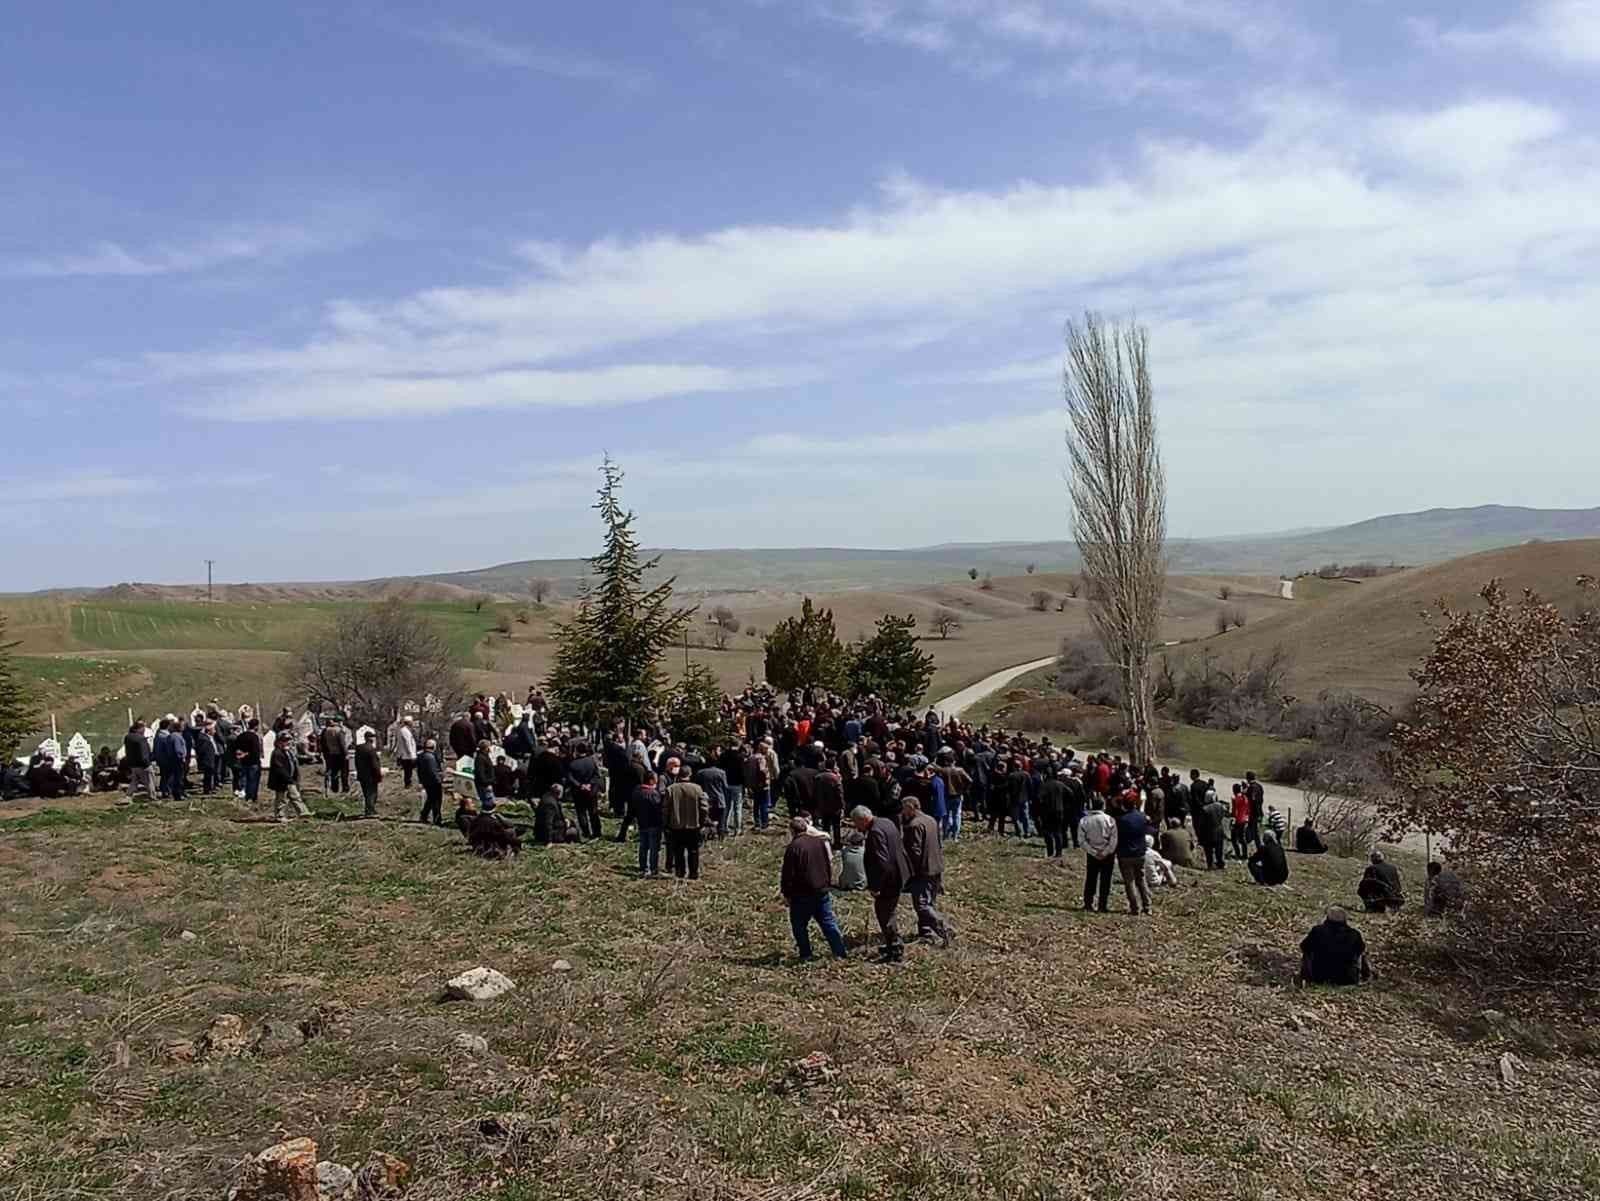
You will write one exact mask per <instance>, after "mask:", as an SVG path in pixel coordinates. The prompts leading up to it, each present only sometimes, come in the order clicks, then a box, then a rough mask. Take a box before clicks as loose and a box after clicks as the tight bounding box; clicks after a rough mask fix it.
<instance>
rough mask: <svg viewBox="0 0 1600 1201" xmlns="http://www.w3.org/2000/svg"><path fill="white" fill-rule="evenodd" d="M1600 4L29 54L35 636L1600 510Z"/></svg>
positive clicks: (457, 8)
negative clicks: (163, 586) (1127, 415)
mask: <svg viewBox="0 0 1600 1201" xmlns="http://www.w3.org/2000/svg"><path fill="white" fill-rule="evenodd" d="M1597 74H1600V0H1528V2H1527V3H1522V4H1517V3H1507V2H1499V3H1486V2H1482V0H1448V2H1444V0H1440V2H1437V3H1424V2H1414V0H1395V2H1385V3H1378V2H1376V0H1348V2H1346V3H1342V4H1327V3H1323V2H1314V0H1271V2H1264V3H1254V2H1252V0H1074V2H1068V0H700V2H699V3H683V4H678V3H661V2H660V0H592V2H590V3H586V4H540V5H530V4H526V3H513V2H511V0H497V2H490V0H457V2H455V3H452V4H449V5H444V4H419V3H407V2H405V0H393V2H391V0H385V2H384V3H381V4H380V3H377V2H376V0H370V2H352V3H337V2H332V3H330V2H321V3H316V4H305V3H297V2H295V0H277V2H275V3H273V4H262V5H238V4H224V5H218V4H213V3H191V2H188V0H163V2H162V3H160V4H150V5H142V4H141V5H129V4H126V3H92V2H88V0H65V2H56V3H48V4H47V3H42V2H35V0H17V2H16V3H12V4H9V5H6V6H5V7H4V9H3V11H0V113H3V114H5V116H4V118H3V120H0V412H3V414H4V416H5V418H6V422H5V428H6V431H7V434H8V437H7V439H6V441H7V443H8V445H7V448H6V457H7V460H8V461H7V465H6V469H5V471H4V473H3V474H0V481H3V483H0V547H3V548H4V555H3V562H4V572H3V575H0V590H5V591H13V590H21V589H33V588H43V587H48V586H67V585H89V584H107V583H113V582H117V581H121V580H149V581H165V582H181V581H194V580H203V579H204V574H205V564H204V561H205V560H206V559H214V560H215V561H216V578H217V579H218V580H219V581H253V580H271V579H290V580H311V579H357V578H367V577H372V576H380V575H389V574H411V573H422V572H432V571H444V570H452V569H464V568H471V567H477V566H484V565H487V564H490V563H497V562H504V561H508V560H515V559H522V558H535V557H560V556H570V555H580V554H587V553H592V552H593V550H594V549H595V547H596V545H597V543H598V537H599V527H598V522H597V519H596V517H595V515H594V514H593V513H592V512H591V511H590V509H589V506H590V504H591V503H592V501H593V489H594V487H595V485H596V484H597V482H598V474H597V472H596V467H597V466H598V464H599V462H600V460H601V457H602V455H604V454H610V455H611V456H612V457H613V458H615V459H616V460H617V461H618V462H619V463H620V464H621V465H622V467H623V469H624V470H625V471H626V473H627V478H626V482H625V484H624V489H625V499H626V501H627V502H628V503H629V504H630V505H631V506H632V507H633V508H634V509H635V510H636V511H637V512H638V514H639V529H640V533H641V535H642V537H643V539H644V541H645V542H646V544H648V545H655V546H676V547H719V546H816V545H832V546H839V545H843V546H882V547H892V546H917V545H928V544H933V543H941V542H954V541H984V540H1015V539H1054V538H1068V537H1070V519H1069V514H1068V512H1067V505H1066V499H1065V486H1064V479H1063V468H1064V451H1063V442H1062V439H1063V431H1064V416H1063V409H1062V400H1061V382H1060V371H1061V354H1062V345H1063V331H1064V328H1065V325H1066V322H1067V321H1068V320H1070V319H1073V318H1074V317H1081V315H1082V314H1083V313H1084V312H1086V311H1089V310H1094V311H1097V312H1101V313H1104V314H1106V315H1107V316H1108V317H1114V318H1128V319H1136V320H1138V321H1140V322H1142V323H1143V324H1144V325H1145V326H1146V327H1147V328H1148V330H1149V334H1150V342H1151V364H1152V375H1153V380H1154V387H1155V396H1156V404H1157V409H1158V415H1159V420H1160V425H1161V431H1162V441H1163V447H1164V453H1165V459H1166V464H1167V470H1168V478H1169V514H1168V525H1169V530H1170V531H1171V532H1172V533H1173V534H1175V535H1182V536H1206V535H1223V534H1240V533H1253V532H1264V531H1270V530H1278V529H1286V528H1298V527H1306V526H1323V525H1333V524H1339V523H1342V522H1345V521H1354V520H1360V519H1363V518H1366V517H1371V516H1374V515H1377V514H1381V513H1387V512H1403V511H1411V510H1416V509H1423V508H1430V507H1435V506H1456V505H1473V504H1482V503H1504V504H1526V505H1535V506H1548V507H1589V506H1594V505H1600V487H1597V485H1596V483H1595V479H1596V471H1595V467H1594V465H1593V462H1592V457H1593V456H1592V452H1591V450H1590V448H1592V447H1594V446H1595V445H1596V444H1597V443H1600V403H1596V400H1595V380H1596V378H1597V376H1600V271H1597V268H1600V203H1597V200H1596V198H1597V197H1600V141H1597V135H1600V119H1597V98H1600V87H1597Z"/></svg>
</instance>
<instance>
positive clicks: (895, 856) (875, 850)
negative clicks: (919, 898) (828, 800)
mask: <svg viewBox="0 0 1600 1201" xmlns="http://www.w3.org/2000/svg"><path fill="white" fill-rule="evenodd" d="M850 821H851V823H852V824H853V825H854V826H855V828H856V829H857V830H859V831H861V833H863V834H865V835H866V836H867V856H866V858H867V891H868V892H870V893H871V894H872V897H873V903H872V907H873V912H874V913H875V915H876V916H877V919H878V928H879V929H880V930H882V931H883V954H882V955H881V956H880V957H879V962H880V963H899V962H900V961H901V959H903V958H904V957H905V948H904V947H903V946H902V945H901V943H900V927H899V925H898V923H897V921H896V911H897V910H898V909H899V907H900V893H901V890H903V889H904V888H905V886H906V882H907V881H908V880H910V878H911V865H910V864H909V863H907V862H906V852H905V847H904V846H903V845H902V844H901V841H900V829H899V827H898V826H896V825H895V824H894V819H893V818H888V817H874V816H873V815H872V810H870V809H867V808H865V807H858V808H855V809H852V810H851V811H850Z"/></svg>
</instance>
